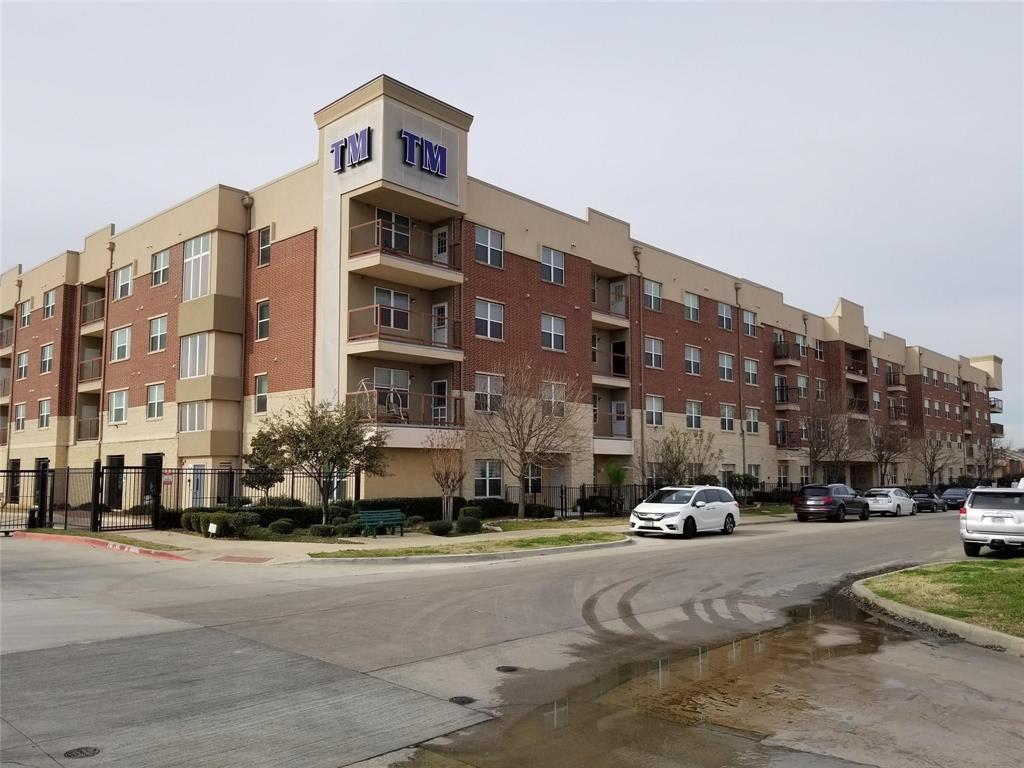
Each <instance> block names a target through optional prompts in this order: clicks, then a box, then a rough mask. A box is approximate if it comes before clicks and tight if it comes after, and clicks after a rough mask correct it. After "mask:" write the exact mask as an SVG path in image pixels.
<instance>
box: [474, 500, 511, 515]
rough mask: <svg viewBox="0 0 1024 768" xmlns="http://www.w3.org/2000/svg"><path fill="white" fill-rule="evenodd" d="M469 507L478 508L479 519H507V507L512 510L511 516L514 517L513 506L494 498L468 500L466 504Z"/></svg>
mask: <svg viewBox="0 0 1024 768" xmlns="http://www.w3.org/2000/svg"><path fill="white" fill-rule="evenodd" d="M468 503H469V504H470V505H471V506H474V507H478V508H479V509H480V519H481V520H489V519H490V518H493V517H507V516H508V515H509V507H511V509H512V516H513V517H514V516H515V505H514V504H512V505H508V504H506V503H505V500H504V499H495V498H488V497H485V498H481V499H470V500H469V502H468Z"/></svg>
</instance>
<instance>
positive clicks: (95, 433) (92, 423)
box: [76, 416, 100, 440]
mask: <svg viewBox="0 0 1024 768" xmlns="http://www.w3.org/2000/svg"><path fill="white" fill-rule="evenodd" d="M76 434H77V435H78V439H79V440H97V439H99V436H100V419H99V416H93V417H92V418H88V419H79V420H78V429H77V430H76Z"/></svg>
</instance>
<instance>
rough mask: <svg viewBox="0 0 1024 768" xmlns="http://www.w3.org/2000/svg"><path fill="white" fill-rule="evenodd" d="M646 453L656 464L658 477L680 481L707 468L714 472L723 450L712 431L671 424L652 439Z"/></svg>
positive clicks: (685, 480) (670, 481)
mask: <svg viewBox="0 0 1024 768" xmlns="http://www.w3.org/2000/svg"><path fill="white" fill-rule="evenodd" d="M648 455H649V456H651V458H652V460H653V463H654V464H656V465H657V466H658V479H660V480H664V481H665V482H666V483H668V484H669V485H679V484H681V483H686V482H691V481H693V480H695V479H696V478H698V477H699V476H700V475H703V474H705V472H706V471H707V470H710V471H711V472H713V471H714V469H715V468H716V467H717V466H718V465H719V464H720V463H721V461H722V456H723V455H724V454H723V452H722V450H721V449H720V448H717V447H716V446H715V434H714V433H713V432H709V431H706V430H703V429H696V430H694V429H681V428H680V427H678V426H675V425H673V426H671V427H668V428H667V429H665V430H664V431H663V432H662V433H661V434H658V435H656V436H655V437H653V438H652V439H651V444H650V450H649V452H648Z"/></svg>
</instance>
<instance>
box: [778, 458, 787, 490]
mask: <svg viewBox="0 0 1024 768" xmlns="http://www.w3.org/2000/svg"><path fill="white" fill-rule="evenodd" d="M779 485H789V464H784V463H783V464H779Z"/></svg>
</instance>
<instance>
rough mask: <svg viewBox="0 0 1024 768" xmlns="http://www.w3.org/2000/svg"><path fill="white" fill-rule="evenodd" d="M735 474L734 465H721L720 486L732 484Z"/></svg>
mask: <svg viewBox="0 0 1024 768" xmlns="http://www.w3.org/2000/svg"><path fill="white" fill-rule="evenodd" d="M735 474H736V465H735V464H723V465H722V485H729V484H730V483H732V478H733V476H734V475H735Z"/></svg>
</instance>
